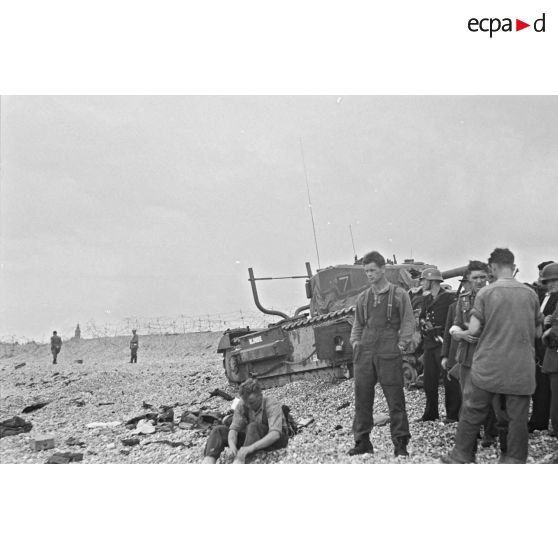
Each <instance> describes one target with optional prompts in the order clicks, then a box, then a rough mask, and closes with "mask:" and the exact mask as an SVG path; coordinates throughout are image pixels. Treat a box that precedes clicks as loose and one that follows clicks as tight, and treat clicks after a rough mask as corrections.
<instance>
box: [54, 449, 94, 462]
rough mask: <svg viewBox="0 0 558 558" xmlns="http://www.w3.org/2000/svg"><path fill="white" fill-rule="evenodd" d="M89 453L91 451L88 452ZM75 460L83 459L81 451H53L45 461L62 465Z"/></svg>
mask: <svg viewBox="0 0 558 558" xmlns="http://www.w3.org/2000/svg"><path fill="white" fill-rule="evenodd" d="M90 453H91V452H90ZM77 461H83V453H72V452H69V451H67V452H64V453H54V454H52V455H51V456H50V457H49V458H48V459H47V461H46V463H48V464H49V465H62V464H66V463H75V462H77Z"/></svg>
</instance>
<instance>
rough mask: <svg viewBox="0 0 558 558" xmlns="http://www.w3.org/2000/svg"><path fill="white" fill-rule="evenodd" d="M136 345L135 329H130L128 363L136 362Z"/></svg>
mask: <svg viewBox="0 0 558 558" xmlns="http://www.w3.org/2000/svg"><path fill="white" fill-rule="evenodd" d="M138 347H139V337H138V334H137V333H136V330H135V329H132V339H131V340H130V352H131V355H130V364H132V363H134V362H135V363H136V364H137V362H138Z"/></svg>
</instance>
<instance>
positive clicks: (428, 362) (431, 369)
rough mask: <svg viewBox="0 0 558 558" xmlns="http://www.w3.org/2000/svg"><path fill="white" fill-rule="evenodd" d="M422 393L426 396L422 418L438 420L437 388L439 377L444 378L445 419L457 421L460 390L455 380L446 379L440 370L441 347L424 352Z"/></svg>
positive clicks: (444, 373) (459, 406)
mask: <svg viewBox="0 0 558 558" xmlns="http://www.w3.org/2000/svg"><path fill="white" fill-rule="evenodd" d="M423 359H424V393H425V395H426V406H425V408H424V414H423V418H424V419H426V420H436V419H438V418H440V414H439V411H438V386H439V384H440V375H442V376H443V378H444V392H445V401H444V403H445V407H446V418H448V419H452V420H457V419H458V418H459V409H460V408H461V388H460V387H459V382H458V381H457V380H456V379H455V378H451V379H448V377H447V374H446V372H445V370H443V369H442V346H441V345H440V346H439V347H434V348H432V349H425V351H424V357H423Z"/></svg>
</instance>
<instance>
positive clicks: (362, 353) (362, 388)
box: [353, 345, 411, 444]
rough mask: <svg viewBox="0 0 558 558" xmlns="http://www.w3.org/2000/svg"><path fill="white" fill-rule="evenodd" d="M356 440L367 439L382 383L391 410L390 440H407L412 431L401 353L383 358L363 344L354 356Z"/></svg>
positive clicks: (354, 428) (354, 432)
mask: <svg viewBox="0 0 558 558" xmlns="http://www.w3.org/2000/svg"><path fill="white" fill-rule="evenodd" d="M354 377H355V418H354V420H353V435H354V437H355V440H360V439H363V438H368V437H369V436H370V432H371V431H372V427H373V426H374V396H375V390H376V384H377V383H378V382H379V383H380V386H382V390H383V392H384V395H385V397H386V401H387V404H388V409H389V418H390V428H391V439H392V440H393V442H394V443H396V442H398V441H399V442H403V443H405V444H406V443H407V442H408V441H409V438H410V437H411V434H410V432H409V420H408V418H407V411H406V409H405V392H404V391H403V368H402V359H401V356H390V357H384V356H381V355H377V354H374V353H373V352H372V351H371V350H370V349H367V348H366V347H365V346H362V345H360V346H359V347H358V352H357V354H356V355H355V358H354Z"/></svg>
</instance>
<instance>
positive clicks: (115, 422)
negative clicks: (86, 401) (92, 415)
mask: <svg viewBox="0 0 558 558" xmlns="http://www.w3.org/2000/svg"><path fill="white" fill-rule="evenodd" d="M119 424H122V422H121V421H119V420H113V421H112V422H90V423H89V424H86V426H87V428H114V427H115V426H118V425H119Z"/></svg>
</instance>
